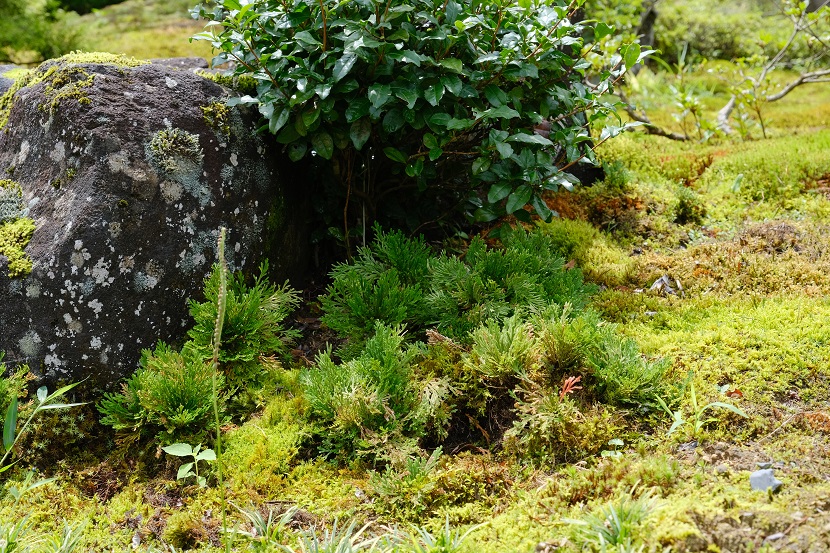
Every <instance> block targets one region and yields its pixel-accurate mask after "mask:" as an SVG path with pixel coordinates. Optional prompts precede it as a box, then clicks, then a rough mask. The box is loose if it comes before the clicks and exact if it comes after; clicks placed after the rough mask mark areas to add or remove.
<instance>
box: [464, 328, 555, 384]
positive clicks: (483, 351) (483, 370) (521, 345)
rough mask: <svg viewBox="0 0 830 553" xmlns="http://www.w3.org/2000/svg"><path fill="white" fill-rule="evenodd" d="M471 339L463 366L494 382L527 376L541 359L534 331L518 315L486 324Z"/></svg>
mask: <svg viewBox="0 0 830 553" xmlns="http://www.w3.org/2000/svg"><path fill="white" fill-rule="evenodd" d="M472 339H473V344H472V349H471V351H470V353H469V354H468V355H466V356H465V359H464V365H465V367H467V368H468V369H469V370H471V371H473V372H477V373H478V374H481V375H482V376H484V377H485V378H487V379H489V380H490V381H493V382H501V381H504V380H506V379H509V378H511V377H513V378H517V377H520V376H522V375H524V374H527V373H528V372H531V371H533V370H534V369H536V368H537V366H538V364H539V360H540V358H541V352H540V351H539V349H538V347H537V341H536V337H535V335H534V332H533V327H532V326H531V325H530V324H529V323H527V322H525V321H524V319H523V318H522V317H521V316H519V315H513V316H512V317H508V318H506V319H504V320H503V321H502V323H501V324H499V323H498V322H497V321H496V320H492V319H491V320H489V321H487V322H486V323H485V324H484V325H482V326H480V327H478V328H477V329H475V330H474V331H473V332H472Z"/></svg>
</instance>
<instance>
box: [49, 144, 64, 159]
mask: <svg viewBox="0 0 830 553" xmlns="http://www.w3.org/2000/svg"><path fill="white" fill-rule="evenodd" d="M49 159H51V160H52V161H54V162H55V163H60V162H62V161H63V160H64V159H66V146H65V145H64V143H63V142H60V141H59V142H56V143H55V147H54V148H53V149H52V151H51V152H49Z"/></svg>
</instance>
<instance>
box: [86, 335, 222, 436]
mask: <svg viewBox="0 0 830 553" xmlns="http://www.w3.org/2000/svg"><path fill="white" fill-rule="evenodd" d="M218 384H219V386H218V387H219V389H220V390H221V389H222V385H223V379H222V377H221V375H220V376H219V378H218ZM224 400H225V395H224V394H220V396H219V403H220V406H222V405H223V404H224ZM212 405H213V394H212V375H211V370H210V365H209V364H208V363H207V362H206V361H205V360H204V358H203V355H202V353H201V352H200V351H199V350H197V349H196V348H194V347H192V346H189V345H185V347H184V348H183V349H182V351H181V352H177V351H175V350H174V349H172V348H171V347H170V346H168V345H166V344H164V343H159V344H158V345H157V346H156V348H155V350H144V351H143V352H142V355H141V361H140V368H139V369H138V370H137V371H136V372H135V373H134V374H133V375H132V376H131V377H130V378H129V379H128V380H127V381H126V382H125V383H124V384H123V385H122V390H121V393H110V394H105V395H104V398H103V400H102V401H101V403H100V404H99V406H98V410H99V411H100V412H101V414H102V415H103V417H102V418H101V423H103V424H105V425H108V426H111V427H113V428H114V429H115V430H116V431H118V433H119V434H120V438H121V440H122V441H123V442H125V443H132V442H135V441H138V440H140V439H143V438H154V439H156V440H157V441H158V442H160V443H161V444H162V445H167V444H172V443H176V442H188V443H199V442H201V441H204V438H205V437H206V433H207V432H208V430H209V429H211V428H212V427H213V425H214V423H213V421H212V420H211V419H212V418H213V417H212V415H213V413H212Z"/></svg>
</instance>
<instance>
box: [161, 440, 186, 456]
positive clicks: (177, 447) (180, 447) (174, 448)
mask: <svg viewBox="0 0 830 553" xmlns="http://www.w3.org/2000/svg"><path fill="white" fill-rule="evenodd" d="M161 450H162V451H164V452H165V453H167V454H169V455H174V456H176V457H188V456H190V455H193V448H192V447H191V446H190V444H185V443H181V442H179V443H175V444H172V445H168V446H165V447H163V448H161Z"/></svg>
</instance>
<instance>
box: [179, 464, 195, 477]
mask: <svg viewBox="0 0 830 553" xmlns="http://www.w3.org/2000/svg"><path fill="white" fill-rule="evenodd" d="M192 469H193V462H192V461H191V462H189V463H184V464H183V465H182V466H180V467H179V472H177V473H176V480H182V479H184V478H187V477H188V476H193V472H192Z"/></svg>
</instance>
